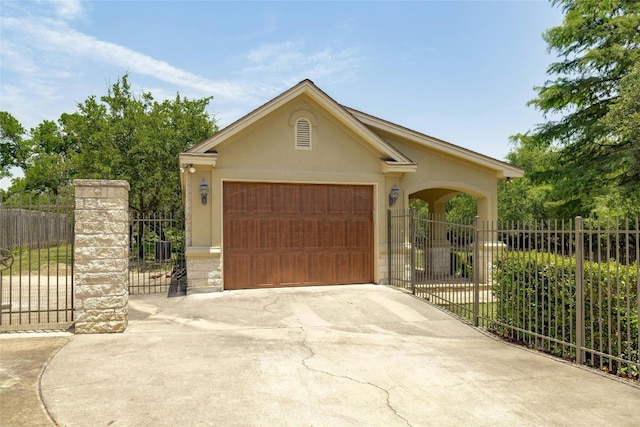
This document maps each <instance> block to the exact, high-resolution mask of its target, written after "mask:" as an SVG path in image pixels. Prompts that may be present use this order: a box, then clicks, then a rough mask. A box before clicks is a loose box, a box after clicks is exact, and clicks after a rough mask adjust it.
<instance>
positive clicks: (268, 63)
mask: <svg viewBox="0 0 640 427" xmlns="http://www.w3.org/2000/svg"><path fill="white" fill-rule="evenodd" d="M246 59H247V60H248V61H249V63H250V65H249V66H248V67H246V68H245V69H244V72H245V73H248V74H253V73H260V74H265V73H267V74H275V75H287V76H288V77H289V78H288V80H292V77H295V78H297V79H299V80H302V79H304V78H311V79H313V78H318V77H323V78H326V77H331V78H332V79H338V80H345V79H347V78H348V77H350V76H351V73H352V72H353V70H354V69H355V68H357V66H358V64H359V62H360V58H359V56H358V54H357V51H356V50H355V49H335V48H332V47H325V48H322V49H320V50H316V51H314V50H312V49H308V48H306V47H305V45H304V43H303V42H283V43H276V44H268V45H264V46H261V47H260V48H258V49H254V50H251V51H250V52H249V53H248V54H247V55H246Z"/></svg>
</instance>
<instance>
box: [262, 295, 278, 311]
mask: <svg viewBox="0 0 640 427" xmlns="http://www.w3.org/2000/svg"><path fill="white" fill-rule="evenodd" d="M278 301H280V296H276V299H275V300H273V301H272V302H270V303H269V304H267V305H265V306H264V307H262V310H263V311H269V310H268V309H267V307H269V306H272V305H275V304H277V303H278Z"/></svg>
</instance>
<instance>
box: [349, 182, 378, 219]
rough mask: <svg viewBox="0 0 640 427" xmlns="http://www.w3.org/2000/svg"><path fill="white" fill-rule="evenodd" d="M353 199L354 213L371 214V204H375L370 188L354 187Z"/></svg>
mask: <svg viewBox="0 0 640 427" xmlns="http://www.w3.org/2000/svg"><path fill="white" fill-rule="evenodd" d="M351 200H352V202H353V205H352V213H353V214H359V215H365V216H366V215H370V214H371V213H372V212H371V206H373V193H372V192H371V189H370V188H366V187H354V188H353V190H352V197H351Z"/></svg>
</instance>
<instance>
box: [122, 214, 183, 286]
mask: <svg viewBox="0 0 640 427" xmlns="http://www.w3.org/2000/svg"><path fill="white" fill-rule="evenodd" d="M130 236H131V239H130V248H129V294H131V295H135V294H155V293H167V294H169V295H170V296H177V295H184V294H185V293H186V286H187V271H186V265H185V256H184V249H185V240H184V239H185V233H184V219H183V218H182V217H177V218H176V217H173V215H172V214H171V213H152V214H146V215H142V216H141V215H136V214H131V216H130Z"/></svg>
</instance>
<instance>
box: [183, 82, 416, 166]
mask: <svg viewBox="0 0 640 427" xmlns="http://www.w3.org/2000/svg"><path fill="white" fill-rule="evenodd" d="M302 95H307V96H309V97H310V98H311V99H312V100H314V101H315V102H317V103H318V104H320V105H321V106H323V107H324V108H325V109H326V110H327V111H329V112H330V113H332V114H333V115H334V117H336V118H337V119H339V120H340V121H341V122H342V123H343V124H345V125H346V126H347V127H348V128H349V129H350V130H352V131H353V132H355V134H356V135H358V136H360V137H362V138H363V139H364V140H365V141H366V142H368V143H369V144H371V145H372V146H373V147H374V148H376V149H377V150H378V151H379V152H380V153H381V154H382V159H383V160H384V161H385V162H387V163H393V164H399V165H411V166H413V165H415V164H414V163H413V162H412V161H411V159H409V158H408V157H406V156H405V155H404V154H402V153H401V152H400V151H398V150H397V149H395V148H394V147H393V146H392V145H390V144H388V143H387V142H385V141H384V140H383V139H382V138H380V137H379V136H378V135H376V134H375V133H374V132H373V131H372V130H371V129H369V128H368V127H367V126H365V125H364V124H363V123H361V122H360V121H358V120H357V119H356V118H355V117H353V115H351V113H349V112H348V111H347V109H345V108H344V107H343V106H342V105H340V104H338V103H337V102H336V101H335V100H333V99H332V98H331V97H330V96H329V95H327V94H326V93H325V92H323V91H322V90H321V89H320V88H318V87H317V86H316V85H315V84H314V83H313V82H312V81H311V80H308V79H307V80H303V81H301V82H300V83H298V84H297V85H295V86H294V87H292V88H291V89H289V90H287V91H286V92H284V93H282V94H280V95H278V96H277V97H275V98H273V99H272V100H271V101H268V102H267V103H265V104H263V105H262V106H260V107H258V108H256V109H255V110H253V111H252V112H250V113H249V114H247V115H246V116H244V117H242V118H240V119H238V120H236V121H235V122H233V123H232V124H230V125H229V126H227V127H225V128H224V129H222V130H221V131H220V132H218V133H216V134H214V135H212V136H211V137H209V138H207V139H205V140H204V141H202V142H201V143H199V144H198V145H196V146H194V147H192V148H191V149H189V150H188V151H187V153H206V152H210V151H212V150H214V149H215V147H216V146H217V145H218V144H220V143H221V142H223V141H225V140H226V139H228V138H230V137H232V136H234V135H236V134H237V133H239V132H241V131H242V130H243V129H245V128H246V127H248V126H250V125H252V124H253V123H255V122H257V121H258V120H260V119H262V118H263V117H265V116H267V115H268V114H270V113H271V112H273V111H275V110H276V109H278V108H280V107H281V106H283V105H285V104H287V103H288V102H290V101H292V100H293V99H295V98H298V97H299V96H302Z"/></svg>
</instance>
